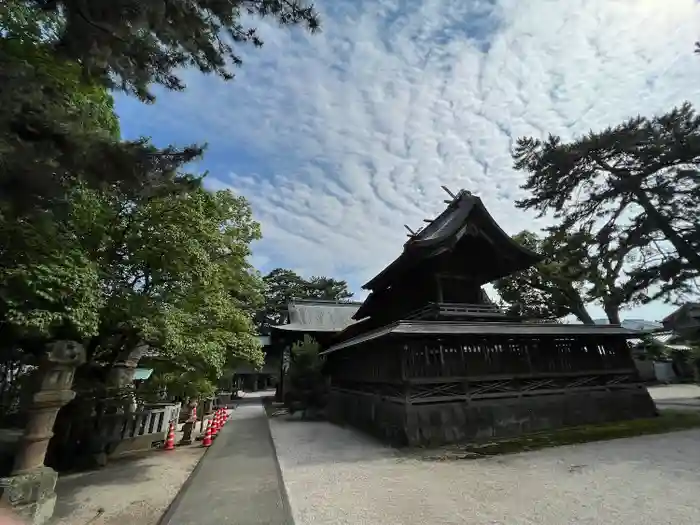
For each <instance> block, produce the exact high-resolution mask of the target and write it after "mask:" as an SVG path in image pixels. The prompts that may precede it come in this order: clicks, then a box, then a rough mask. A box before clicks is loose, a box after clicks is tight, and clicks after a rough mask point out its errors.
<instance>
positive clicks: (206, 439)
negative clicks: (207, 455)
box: [202, 421, 211, 447]
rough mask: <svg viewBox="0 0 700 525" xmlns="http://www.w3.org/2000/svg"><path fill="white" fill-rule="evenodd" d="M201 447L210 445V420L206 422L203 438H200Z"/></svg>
mask: <svg viewBox="0 0 700 525" xmlns="http://www.w3.org/2000/svg"><path fill="white" fill-rule="evenodd" d="M202 446H203V447H211V421H209V423H207V430H206V431H205V432H204V439H203V440H202Z"/></svg>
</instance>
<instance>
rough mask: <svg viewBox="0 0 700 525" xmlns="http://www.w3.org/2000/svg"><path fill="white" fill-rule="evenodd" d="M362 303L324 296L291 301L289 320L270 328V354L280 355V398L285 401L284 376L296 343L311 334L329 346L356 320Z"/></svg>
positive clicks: (320, 342)
mask: <svg viewBox="0 0 700 525" xmlns="http://www.w3.org/2000/svg"><path fill="white" fill-rule="evenodd" d="M361 305H362V303H359V302H352V301H348V302H338V301H327V300H321V299H294V300H292V301H291V302H290V303H289V305H288V306H287V308H288V313H287V319H286V320H287V323H286V324H282V325H278V326H272V327H270V328H271V330H270V331H271V335H270V350H269V354H270V355H276V356H279V363H280V364H279V366H280V368H279V377H280V382H279V386H278V390H277V397H278V400H282V399H283V398H284V393H285V392H286V390H285V382H284V378H285V374H286V372H287V369H288V367H289V361H290V359H291V349H292V346H293V345H294V343H298V342H301V341H303V339H304V336H305V335H308V336H311V337H313V338H314V339H315V340H316V341H317V342H318V343H319V344H321V345H322V346H328V345H329V344H331V342H332V341H333V340H334V338H335V336H336V335H337V334H338V333H340V332H342V331H343V330H344V329H345V328H346V327H348V326H349V325H351V324H353V323H354V322H355V320H354V319H353V316H354V315H355V314H356V313H357V310H358V309H359V308H360V306H361Z"/></svg>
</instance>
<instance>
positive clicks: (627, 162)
mask: <svg viewBox="0 0 700 525" xmlns="http://www.w3.org/2000/svg"><path fill="white" fill-rule="evenodd" d="M514 158H515V168H516V169H518V170H523V171H526V172H527V173H528V179H527V182H526V183H525V184H524V186H523V188H524V189H526V190H528V191H530V192H531V197H528V198H526V199H523V200H521V201H519V202H518V203H517V205H518V206H519V207H521V208H525V209H534V210H537V211H539V212H540V215H544V214H547V213H551V214H552V215H553V217H554V218H555V219H557V220H558V221H559V224H558V227H559V229H561V230H563V231H585V232H587V234H590V235H597V234H598V233H599V232H600V231H601V229H605V228H607V231H608V233H607V235H608V236H610V237H611V238H612V236H614V235H618V234H620V233H622V232H629V234H625V236H624V238H623V239H622V240H621V241H617V243H618V244H616V247H614V248H613V249H612V250H610V249H608V250H606V251H607V252H611V251H612V252H614V253H616V254H617V255H618V256H621V255H622V254H623V253H627V254H632V255H633V259H634V260H632V259H627V260H625V261H624V262H623V263H622V265H621V266H620V268H621V269H624V270H625V274H626V275H627V277H629V279H630V281H631V283H632V285H631V287H630V290H627V292H626V295H627V296H629V297H635V298H636V299H638V300H639V301H642V302H648V301H651V300H654V299H657V298H663V299H666V300H675V301H677V300H680V299H681V298H682V297H683V296H684V295H686V294H688V293H691V292H692V291H693V290H694V281H695V279H696V278H697V277H698V275H699V273H700V230H698V228H697V217H698V216H699V212H700V177H698V162H699V161H700V118H699V117H698V116H697V115H696V113H695V111H694V110H693V108H692V107H691V106H690V105H689V104H684V105H683V106H681V107H679V108H676V109H674V110H672V111H671V112H669V113H667V114H665V115H661V116H657V117H653V118H645V117H636V118H633V119H630V120H629V121H627V122H625V123H623V124H621V125H619V126H616V127H613V128H608V129H606V130H604V131H602V132H599V133H594V132H591V133H590V134H588V135H587V136H585V137H582V138H579V139H577V140H574V141H572V142H570V143H564V142H563V141H562V140H561V139H560V138H559V137H555V136H550V137H549V138H548V139H546V140H539V139H533V138H521V139H519V140H518V144H517V147H516V150H515V153H514ZM620 243H621V244H620ZM614 273H615V272H612V274H614ZM613 277H614V275H613ZM654 284H658V286H657V287H656V288H653V291H652V290H650V291H649V293H648V294H646V295H645V294H643V293H642V291H643V290H644V289H645V287H652V286H653V285H654Z"/></svg>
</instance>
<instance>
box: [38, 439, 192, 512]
mask: <svg viewBox="0 0 700 525" xmlns="http://www.w3.org/2000/svg"><path fill="white" fill-rule="evenodd" d="M203 453H204V449H203V448H201V447H199V446H198V445H192V446H189V447H178V448H177V449H176V450H173V451H170V452H165V451H162V450H154V451H152V452H145V453H142V454H138V455H132V456H130V457H124V458H121V459H116V460H112V461H110V463H109V464H108V465H107V467H105V468H104V469H100V470H93V471H89V472H82V473H78V474H69V475H64V476H61V477H59V479H58V484H57V486H56V494H57V495H58V501H57V503H56V511H55V513H54V517H53V519H52V520H51V522H50V524H51V525H85V524H87V523H89V524H90V525H131V524H137V523H138V524H139V525H155V524H156V523H158V520H159V519H160V517H161V515H162V514H163V512H164V511H165V509H166V508H167V507H168V505H170V502H171V501H172V500H173V498H174V497H175V495H176V494H177V493H178V492H179V490H180V487H181V486H182V484H183V483H184V482H185V480H186V479H187V477H188V476H189V475H190V472H192V469H194V467H195V465H196V464H197V462H199V460H200V459H201V457H202V454H203ZM100 508H101V509H103V510H104V512H102V513H98V509H100Z"/></svg>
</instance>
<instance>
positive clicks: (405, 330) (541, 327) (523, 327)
mask: <svg viewBox="0 0 700 525" xmlns="http://www.w3.org/2000/svg"><path fill="white" fill-rule="evenodd" d="M389 334H404V335H407V334H423V335H459V334H489V335H506V336H507V335H532V336H537V335H544V336H569V335H625V336H627V337H634V336H638V335H639V332H637V331H635V330H628V329H627V328H622V327H621V326H619V325H585V324H580V325H579V324H558V323H552V324H544V323H543V324H539V323H538V324H528V323H494V322H488V323H469V322H454V321H398V322H395V323H392V324H390V325H388V326H385V327H382V328H379V329H377V330H372V331H369V332H366V333H364V334H361V335H358V336H357V337H353V338H351V339H348V340H347V341H343V342H342V343H338V344H336V345H333V346H331V347H330V348H329V349H328V350H326V351H325V352H322V353H321V355H323V354H330V353H332V352H335V351H337V350H342V349H343V348H347V347H350V346H355V345H358V344H360V343H364V342H367V341H371V340H373V339H377V338H379V337H382V336H385V335H389Z"/></svg>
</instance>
